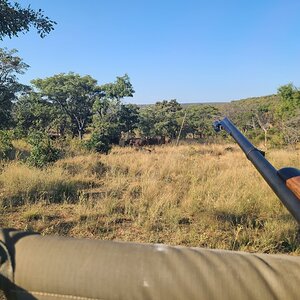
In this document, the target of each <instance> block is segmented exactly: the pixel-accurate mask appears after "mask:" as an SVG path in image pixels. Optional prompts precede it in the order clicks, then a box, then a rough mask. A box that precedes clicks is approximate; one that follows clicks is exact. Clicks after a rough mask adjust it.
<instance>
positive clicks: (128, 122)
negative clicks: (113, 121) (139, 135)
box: [119, 104, 140, 132]
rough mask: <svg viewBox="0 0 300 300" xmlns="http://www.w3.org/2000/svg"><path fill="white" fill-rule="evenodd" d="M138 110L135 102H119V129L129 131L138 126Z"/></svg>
mask: <svg viewBox="0 0 300 300" xmlns="http://www.w3.org/2000/svg"><path fill="white" fill-rule="evenodd" d="M139 110H140V109H139V107H138V106H137V105H135V104H121V109H120V112H119V123H120V131H123V132H130V131H132V130H134V129H135V128H137V127H138V124H139Z"/></svg>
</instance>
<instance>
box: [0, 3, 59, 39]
mask: <svg viewBox="0 0 300 300" xmlns="http://www.w3.org/2000/svg"><path fill="white" fill-rule="evenodd" d="M0 20H1V22H0V40H2V39H3V38H4V37H5V36H8V37H10V38H11V37H13V36H18V34H19V33H25V32H27V31H29V29H30V28H31V27H35V28H36V29H37V32H38V34H39V35H40V36H41V37H42V38H43V37H45V35H46V34H48V33H49V32H50V31H52V30H53V29H54V25H55V24H56V22H54V21H52V20H50V19H49V18H48V17H46V16H45V15H44V13H43V11H42V10H41V9H39V10H33V9H32V8H31V7H30V6H28V7H27V8H23V7H21V5H20V4H19V3H16V2H15V3H13V4H12V3H11V1H8V0H0Z"/></svg>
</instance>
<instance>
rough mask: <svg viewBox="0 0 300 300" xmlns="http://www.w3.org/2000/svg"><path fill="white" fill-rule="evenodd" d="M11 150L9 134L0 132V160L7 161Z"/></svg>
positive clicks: (3, 131) (10, 136)
mask: <svg viewBox="0 0 300 300" xmlns="http://www.w3.org/2000/svg"><path fill="white" fill-rule="evenodd" d="M12 150H13V144H12V135H11V133H10V132H9V131H7V130H6V131H5V130H0V159H8V158H9V156H10V153H11V152H12Z"/></svg>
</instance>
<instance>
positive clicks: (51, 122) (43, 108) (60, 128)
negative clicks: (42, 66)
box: [13, 92, 71, 135]
mask: <svg viewBox="0 0 300 300" xmlns="http://www.w3.org/2000/svg"><path fill="white" fill-rule="evenodd" d="M13 116H14V121H15V124H16V129H17V131H18V132H19V133H20V134H21V135H27V134H28V132H29V131H43V132H48V133H56V134H61V135H63V134H64V132H65V131H66V130H67V129H69V130H71V122H70V119H69V117H68V116H67V115H66V114H65V113H64V112H63V111H62V110H61V109H60V108H59V107H57V106H56V105H54V104H53V103H51V102H48V101H47V100H46V99H44V98H43V97H41V95H39V94H37V93H35V92H30V93H26V94H24V95H22V96H21V97H19V99H18V101H17V102H16V104H15V105H14V109H13Z"/></svg>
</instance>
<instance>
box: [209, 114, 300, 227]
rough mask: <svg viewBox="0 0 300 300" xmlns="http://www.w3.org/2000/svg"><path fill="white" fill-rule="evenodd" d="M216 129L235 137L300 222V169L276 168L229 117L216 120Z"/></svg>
mask: <svg viewBox="0 0 300 300" xmlns="http://www.w3.org/2000/svg"><path fill="white" fill-rule="evenodd" d="M214 129H215V131H216V132H218V131H220V130H221V129H224V130H225V131H226V132H227V133H228V134H230V135H231V136H232V137H233V139H234V140H235V141H236V142H237V144H238V145H239V146H240V148H241V149H242V150H243V152H244V153H245V154H246V157H247V158H248V159H249V160H250V161H251V163H252V164H253V165H254V166H255V168H256V169H257V170H258V172H259V173H260V174H261V175H262V177H263V178H264V179H265V181H266V182H267V183H268V185H269V186H270V187H271V188H272V190H273V191H274V193H275V194H276V195H277V196H278V198H279V199H280V200H281V202H282V203H283V204H284V206H285V207H286V208H287V209H288V210H289V212H290V213H291V214H292V215H293V217H294V218H295V219H296V220H297V222H298V223H299V224H300V170H298V169H295V168H283V169H280V170H276V169H275V168H274V166H272V164H271V163H270V162H269V161H268V160H267V159H266V158H265V157H264V152H262V151H260V150H258V149H257V148H255V147H254V146H253V145H252V144H251V143H250V141H249V140H248V139H247V138H246V137H245V136H244V135H243V134H242V133H241V132H240V131H239V130H238V129H237V128H236V127H235V126H234V124H233V123H232V122H231V121H230V120H229V119H228V118H224V119H223V120H219V121H216V122H214Z"/></svg>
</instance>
